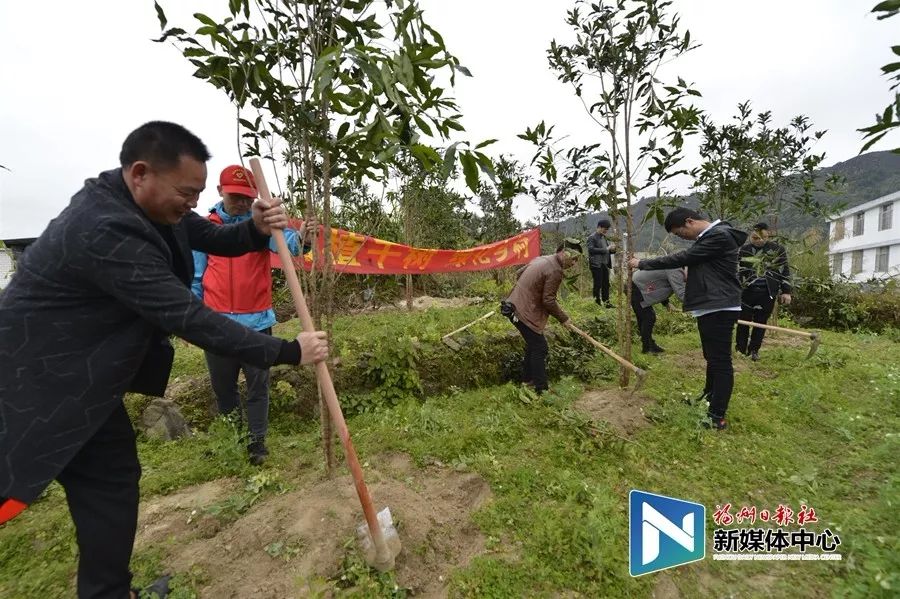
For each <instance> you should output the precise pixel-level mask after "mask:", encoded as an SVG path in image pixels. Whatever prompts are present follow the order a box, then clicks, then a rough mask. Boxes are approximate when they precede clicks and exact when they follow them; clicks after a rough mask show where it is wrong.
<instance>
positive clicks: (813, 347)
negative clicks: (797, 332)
mask: <svg viewBox="0 0 900 599" xmlns="http://www.w3.org/2000/svg"><path fill="white" fill-rule="evenodd" d="M821 342H822V340H821V339H819V336H818V335H816V336H815V337H810V343H809V353H808V354H806V359H807V360H809V359H810V358H812V357H813V354H815V353H816V351H817V350H818V349H819V344H820V343H821Z"/></svg>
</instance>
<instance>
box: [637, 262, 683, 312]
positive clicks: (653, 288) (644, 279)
mask: <svg viewBox="0 0 900 599" xmlns="http://www.w3.org/2000/svg"><path fill="white" fill-rule="evenodd" d="M631 280H632V281H633V282H634V284H635V286H636V287H637V288H638V290H639V291H640V292H641V296H643V298H644V299H643V301H642V302H641V307H642V308H646V307H647V306H652V305H653V304H658V303H660V302H664V301H666V300H667V299H669V297H670V296H671V295H672V294H673V293H674V294H675V295H677V296H678V299H679V300H681V301H684V272H683V271H682V270H681V269H680V268H669V269H666V270H636V271H635V272H634V274H633V275H632V276H631Z"/></svg>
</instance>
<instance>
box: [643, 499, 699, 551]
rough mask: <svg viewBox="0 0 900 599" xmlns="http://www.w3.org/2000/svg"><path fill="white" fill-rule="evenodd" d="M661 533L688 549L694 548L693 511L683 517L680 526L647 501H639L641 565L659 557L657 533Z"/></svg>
mask: <svg viewBox="0 0 900 599" xmlns="http://www.w3.org/2000/svg"><path fill="white" fill-rule="evenodd" d="M660 533H663V534H664V535H666V536H667V537H669V538H670V539H672V540H673V541H675V542H676V543H678V544H679V545H681V546H682V547H684V548H685V549H687V550H688V551H693V550H694V513H693V512H691V513H689V514H687V515H686V516H685V517H684V520H683V522H682V525H681V528H678V525H677V524H674V523H673V522H672V521H671V520H669V519H668V518H666V517H665V516H663V515H662V514H660V513H659V512H658V511H656V510H655V509H654V508H653V507H652V506H651V505H650V504H649V503H646V502H643V503H641V565H643V566H646V565H647V564H649V563H650V562H652V561H653V560H655V559H656V558H657V557H659V534H660Z"/></svg>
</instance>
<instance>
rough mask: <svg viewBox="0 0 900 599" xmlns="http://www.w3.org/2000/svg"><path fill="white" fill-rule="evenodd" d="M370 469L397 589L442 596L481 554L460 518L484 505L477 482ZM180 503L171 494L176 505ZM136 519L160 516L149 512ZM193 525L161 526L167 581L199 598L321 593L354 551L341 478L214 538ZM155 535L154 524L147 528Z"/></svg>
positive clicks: (356, 520)
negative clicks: (385, 520)
mask: <svg viewBox="0 0 900 599" xmlns="http://www.w3.org/2000/svg"><path fill="white" fill-rule="evenodd" d="M370 464H371V466H370V467H369V468H367V469H366V474H367V483H369V488H370V491H371V493H372V497H373V499H374V500H375V503H376V509H381V508H383V507H385V506H388V507H390V509H391V513H392V515H393V519H394V523H395V525H396V526H397V529H398V532H399V534H400V539H401V541H402V543H403V550H402V551H401V552H400V555H399V556H398V557H397V565H396V575H397V581H398V583H399V584H400V585H401V586H403V587H405V588H407V589H409V590H410V591H412V592H413V593H414V594H416V595H420V596H424V597H442V596H446V593H447V587H446V580H447V576H448V575H449V573H450V572H451V571H453V570H454V569H456V568H459V567H462V566H464V565H466V564H467V563H468V562H469V561H470V560H471V558H472V557H473V556H475V555H477V554H479V553H481V552H483V551H484V543H485V540H484V537H483V536H482V535H481V532H480V531H479V530H478V528H477V527H476V526H475V524H474V523H473V522H472V520H471V517H470V514H471V513H472V512H474V511H475V510H477V509H479V508H480V507H481V506H482V505H484V503H485V502H486V501H489V500H490V497H491V493H490V487H489V486H488V484H487V482H486V481H485V480H484V479H482V478H481V477H480V476H478V475H477V474H472V473H461V472H455V471H450V470H448V469H444V468H437V467H433V466H429V467H426V468H425V469H418V468H416V467H415V465H414V464H413V463H412V462H411V460H410V459H409V458H408V457H407V456H405V455H402V454H390V455H387V456H380V457H378V458H373V459H371V460H370ZM209 484H211V483H209ZM200 487H203V485H201V486H200ZM232 488H234V487H232ZM195 489H196V491H194V492H196V493H199V494H204V493H206V494H208V493H209V490H205V489H201V488H195ZM190 493H191V491H190V490H184V491H181V492H179V493H178V495H181V496H182V497H181V498H180V499H178V500H177V503H178V505H181V504H183V503H185V501H186V500H185V498H184V497H185V496H186V495H189V494H190ZM218 497H219V499H221V495H218ZM168 499H169V498H163V499H162V500H160V501H163V500H168ZM201 503H202V502H201ZM146 510H149V511H151V512H152V513H154V514H160V513H162V512H165V511H166V510H165V507H164V506H163V505H155V504H154V502H150V503H149V505H148V506H147V507H146V508H145V511H146ZM185 515H186V514H185V513H184V512H183V511H182V512H181V513H178V514H173V517H175V518H176V519H178V520H179V521H182V522H186V518H185ZM203 521H204V518H201V519H200V520H198V521H196V522H195V523H194V526H193V527H191V525H187V524H185V525H184V527H182V528H181V529H179V526H178V525H175V524H170V525H169V528H168V530H169V531H170V532H169V534H168V535H167V536H168V539H169V543H168V550H169V557H168V558H167V559H166V560H165V564H166V566H167V567H169V568H170V569H171V570H172V571H174V572H187V571H191V572H193V573H194V574H198V573H199V574H200V576H199V579H200V580H204V581H207V583H206V585H205V586H203V587H202V588H201V589H200V597H241V598H248V599H261V598H269V597H296V596H306V595H308V594H310V593H315V592H316V590H321V588H322V581H323V579H330V578H333V577H335V576H336V575H338V574H339V572H340V568H341V563H342V561H343V559H344V557H345V556H346V555H347V554H348V552H351V551H353V550H354V549H353V547H354V546H355V538H356V527H357V525H358V524H360V523H361V522H362V513H361V509H360V506H359V500H358V499H357V496H356V490H355V488H354V486H353V482H352V480H351V478H350V477H349V476H348V475H345V476H341V477H339V478H335V479H333V480H326V481H318V482H314V483H313V484H310V485H308V486H306V487H305V488H303V489H300V490H297V491H292V492H289V493H285V494H283V495H280V496H276V497H273V498H268V499H265V500H262V501H260V502H259V503H258V504H257V505H255V506H254V507H252V508H251V509H250V510H249V511H248V512H247V513H246V514H245V515H243V517H241V518H239V519H238V520H236V521H234V522H231V523H227V524H225V525H224V526H222V527H221V528H220V529H216V528H212V529H210V528H209V526H204V525H203ZM162 525H163V524H162V523H161V522H160V521H159V520H157V521H156V526H157V527H160V526H162ZM204 528H205V529H206V530H203V529H204ZM179 530H180V532H175V533H173V532H172V531H179ZM145 531H146V532H145ZM210 533H211V534H210ZM173 534H174V535H175V536H178V535H180V537H181V538H180V539H176V540H177V541H180V542H172V541H173V539H172V536H173ZM145 535H146V536H147V537H148V539H158V538H160V537H159V535H158V534H156V533H155V532H154V531H153V530H149V529H146V527H145V528H142V529H141V530H140V532H139V541H138V542H139V544H140V543H141V542H144V543H146V542H147V541H146V540H145V539H144V538H143V537H144V536H145ZM204 537H205V538H204ZM267 548H268V550H267Z"/></svg>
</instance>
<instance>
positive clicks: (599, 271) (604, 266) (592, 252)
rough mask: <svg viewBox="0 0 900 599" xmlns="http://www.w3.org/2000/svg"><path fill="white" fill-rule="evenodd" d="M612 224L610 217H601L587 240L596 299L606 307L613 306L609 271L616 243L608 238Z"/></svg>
mask: <svg viewBox="0 0 900 599" xmlns="http://www.w3.org/2000/svg"><path fill="white" fill-rule="evenodd" d="M611 226H612V223H611V222H610V221H609V219H606V218H602V219H600V220H599V221H598V222H597V230H596V231H595V232H594V233H592V234H591V236H590V237H588V240H587V249H588V264H589V265H590V267H591V276H592V277H593V279H594V290H593V296H594V301H595V302H597V305H599V306H603V307H605V308H612V307H613V306H612V304H610V303H609V271H610V270H611V269H612V255H613V254H615V253H616V244H614V243H610V242H609V240H608V239H607V238H606V233H607V232H609V228H610V227H611Z"/></svg>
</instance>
